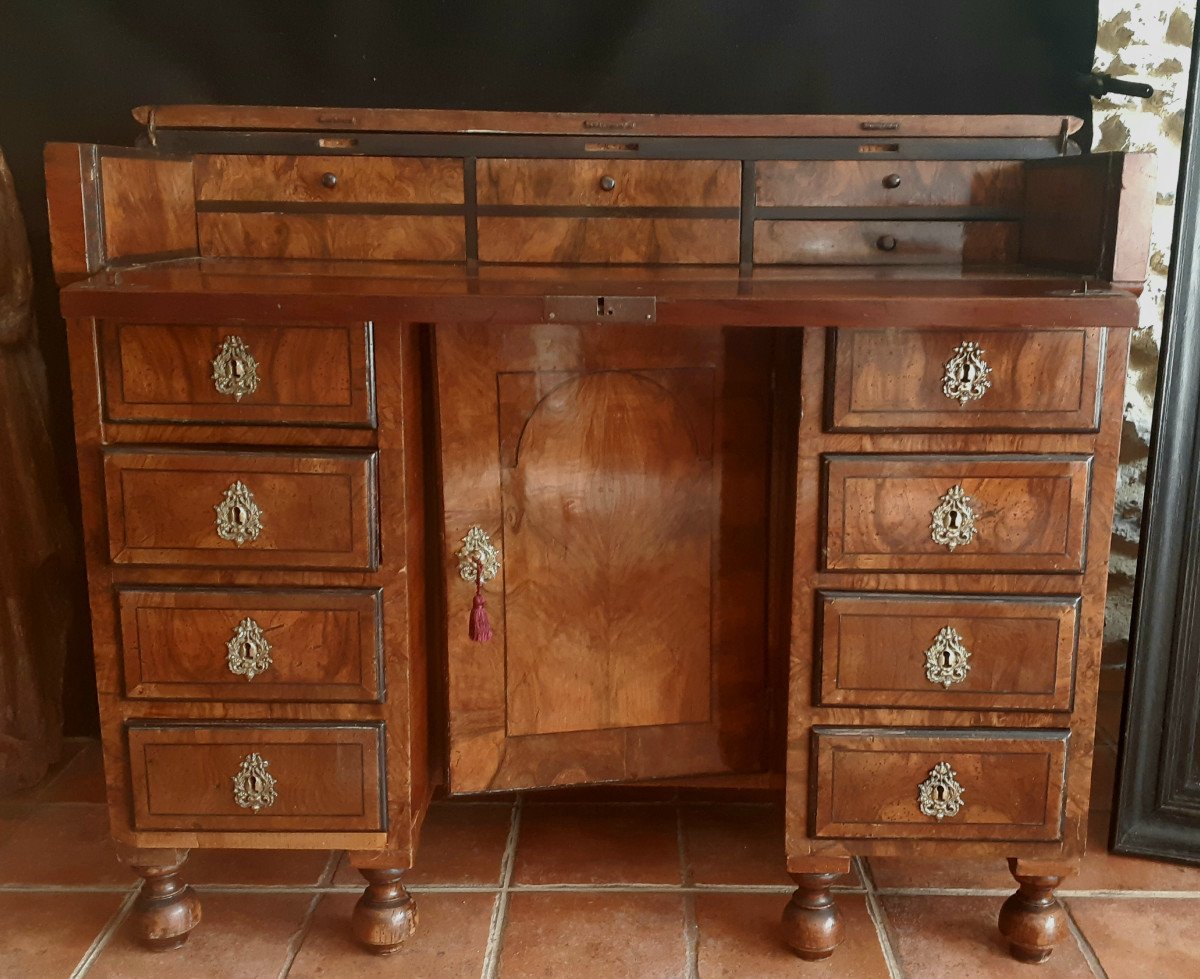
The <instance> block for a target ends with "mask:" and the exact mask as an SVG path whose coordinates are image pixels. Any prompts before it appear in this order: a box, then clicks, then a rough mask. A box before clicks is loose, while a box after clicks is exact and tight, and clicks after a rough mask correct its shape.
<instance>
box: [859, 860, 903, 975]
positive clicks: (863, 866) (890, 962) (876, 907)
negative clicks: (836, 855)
mask: <svg viewBox="0 0 1200 979" xmlns="http://www.w3.org/2000/svg"><path fill="white" fill-rule="evenodd" d="M853 860H854V867H855V869H856V870H857V871H858V877H859V880H861V881H862V882H863V886H864V887H865V888H866V890H865V891H864V895H865V897H866V901H867V914H869V915H870V916H871V923H872V924H873V925H874V926H875V935H876V937H877V938H878V939H879V948H880V951H882V952H883V962H884V965H886V966H887V970H888V975H889V976H890V977H891V979H904V969H902V968H901V967H900V960H899V958H898V957H897V956H896V950H895V949H894V948H893V947H892V936H891V926H890V924H889V922H888V916H887V911H886V910H884V907H883V902H882V901H880V900H879V890H878V888H876V886H875V875H874V874H873V873H872V872H871V868H870V866H869V865H868V863H867V861H866V860H865V859H864V858H862V857H854V858H853Z"/></svg>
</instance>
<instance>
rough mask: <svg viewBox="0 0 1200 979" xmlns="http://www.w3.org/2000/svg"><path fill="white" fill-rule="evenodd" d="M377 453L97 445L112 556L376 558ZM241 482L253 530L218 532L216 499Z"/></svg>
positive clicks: (174, 559) (166, 559) (252, 561)
mask: <svg viewBox="0 0 1200 979" xmlns="http://www.w3.org/2000/svg"><path fill="white" fill-rule="evenodd" d="M375 465H376V459H375V453H345V454H336V455H335V454H332V453H330V454H314V455H294V454H291V453H282V452H194V451H189V452H140V451H137V450H133V449H110V450H108V451H106V452H105V454H104V483H105V495H106V502H107V509H108V531H109V553H110V555H111V557H112V560H113V561H115V562H116V563H118V564H174V565H184V566H197V565H199V566H223V567H247V568H248V567H276V568H315V569H320V568H358V569H363V570H369V569H371V568H373V567H374V566H375V564H376V562H377V560H378V553H377V552H378V543H377V532H376V519H377V515H376V511H375ZM238 482H241V483H242V484H243V485H244V486H245V487H246V488H247V489H249V490H250V492H251V494H252V496H253V502H254V503H255V505H256V506H257V507H258V508H259V510H260V511H261V517H260V521H259V522H260V524H261V530H260V532H259V533H258V535H257V536H256V537H254V538H253V539H249V538H247V539H246V540H244V541H243V542H242V543H241V544H238V543H237V542H236V541H234V540H229V539H224V538H222V537H221V536H220V535H219V534H218V533H217V516H218V515H217V512H216V507H217V506H218V505H219V504H221V503H222V502H223V501H224V500H225V499H226V493H227V491H228V490H230V489H231V488H232V487H233V486H234V484H235V483H238Z"/></svg>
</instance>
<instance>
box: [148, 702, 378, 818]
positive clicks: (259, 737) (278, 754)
mask: <svg viewBox="0 0 1200 979" xmlns="http://www.w3.org/2000/svg"><path fill="white" fill-rule="evenodd" d="M128 740H129V760H130V766H131V769H132V773H131V774H132V784H133V821H134V825H135V826H136V827H137V828H138V829H158V830H170V829H175V830H180V829H194V830H229V831H234V832H237V831H243V832H260V831H280V830H295V831H302V830H318V831H322V832H334V831H337V830H343V831H356V830H357V831H370V830H380V829H385V828H386V821H385V819H384V810H383V803H384V789H383V770H382V767H381V765H382V761H383V725H382V724H358V725H334V724H320V725H317V724H314V725H308V726H301V725H292V726H289V725H282V724H280V725H267V724H259V725H254V726H249V725H246V726H231V727H216V726H212V725H209V726H205V725H189V724H164V725H151V724H131V725H130V726H129V729H128ZM251 754H258V755H259V756H260V757H261V758H262V759H263V760H264V761H265V762H266V763H267V768H266V772H267V774H268V775H269V776H270V777H271V778H272V779H274V790H275V799H274V801H273V802H271V803H269V804H265V805H263V806H262V807H261V808H259V809H258V810H257V811H255V810H253V809H252V808H248V807H244V806H241V805H239V804H238V802H237V800H236V797H235V794H234V779H235V778H236V776H237V775H238V773H239V772H240V770H241V768H242V763H243V762H244V761H245V760H246V758H247V757H248V756H249V755H251Z"/></svg>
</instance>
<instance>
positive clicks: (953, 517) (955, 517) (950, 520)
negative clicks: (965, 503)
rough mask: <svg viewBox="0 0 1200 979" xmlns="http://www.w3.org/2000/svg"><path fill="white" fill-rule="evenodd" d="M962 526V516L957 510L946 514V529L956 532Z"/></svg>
mask: <svg viewBox="0 0 1200 979" xmlns="http://www.w3.org/2000/svg"><path fill="white" fill-rule="evenodd" d="M961 526H962V514H961V513H959V512H958V511H957V510H951V511H950V512H949V513H947V514H946V527H947V529H949V530H958V529H959V528H960V527H961Z"/></svg>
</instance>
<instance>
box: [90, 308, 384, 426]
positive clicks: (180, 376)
mask: <svg viewBox="0 0 1200 979" xmlns="http://www.w3.org/2000/svg"><path fill="white" fill-rule="evenodd" d="M100 346H101V357H102V361H103V371H104V399H105V408H106V414H107V417H108V418H109V419H110V420H112V421H164V422H233V423H237V424H275V425H349V426H356V427H370V426H371V425H373V424H374V421H375V405H374V393H373V384H372V381H373V378H372V370H371V327H370V324H364V323H355V324H352V325H339V326H258V325H250V324H239V325H238V326H206V325H195V326H192V325H160V324H153V323H115V322H104V323H102V324H101V327H100Z"/></svg>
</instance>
